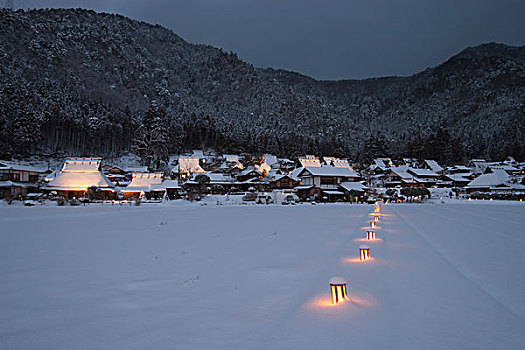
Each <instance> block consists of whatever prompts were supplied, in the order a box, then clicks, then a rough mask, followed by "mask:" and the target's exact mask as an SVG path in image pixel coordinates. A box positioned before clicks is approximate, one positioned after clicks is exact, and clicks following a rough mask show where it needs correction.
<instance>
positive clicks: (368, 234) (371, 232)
mask: <svg viewBox="0 0 525 350" xmlns="http://www.w3.org/2000/svg"><path fill="white" fill-rule="evenodd" d="M366 239H368V240H369V241H372V240H374V239H376V231H374V230H368V231H366Z"/></svg>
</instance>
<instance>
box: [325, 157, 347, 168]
mask: <svg viewBox="0 0 525 350" xmlns="http://www.w3.org/2000/svg"><path fill="white" fill-rule="evenodd" d="M323 160H324V162H325V163H326V164H327V165H332V166H335V167H336V168H348V169H352V167H351V166H350V164H349V163H348V161H347V160H346V159H340V158H335V157H323Z"/></svg>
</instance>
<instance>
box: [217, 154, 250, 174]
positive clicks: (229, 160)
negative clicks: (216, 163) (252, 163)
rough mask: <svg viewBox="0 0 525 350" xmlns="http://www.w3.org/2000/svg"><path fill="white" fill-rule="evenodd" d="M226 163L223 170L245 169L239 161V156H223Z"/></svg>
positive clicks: (222, 166)
mask: <svg viewBox="0 0 525 350" xmlns="http://www.w3.org/2000/svg"><path fill="white" fill-rule="evenodd" d="M222 157H223V158H224V162H223V163H222V164H221V166H220V167H221V169H230V168H235V167H237V168H239V169H241V170H242V169H244V165H242V163H241V162H240V161H239V156H238V155H236V154H223V155H222Z"/></svg>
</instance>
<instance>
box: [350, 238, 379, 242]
mask: <svg viewBox="0 0 525 350" xmlns="http://www.w3.org/2000/svg"><path fill="white" fill-rule="evenodd" d="M382 241H383V240H382V239H381V238H377V237H376V238H374V239H366V238H356V239H353V240H352V242H382Z"/></svg>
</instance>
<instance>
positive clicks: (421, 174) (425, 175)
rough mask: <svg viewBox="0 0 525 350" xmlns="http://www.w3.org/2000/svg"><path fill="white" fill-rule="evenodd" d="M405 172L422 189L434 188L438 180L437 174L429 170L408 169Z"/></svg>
mask: <svg viewBox="0 0 525 350" xmlns="http://www.w3.org/2000/svg"><path fill="white" fill-rule="evenodd" d="M406 172H407V173H408V174H410V175H412V176H413V178H414V180H415V181H416V183H418V184H420V185H421V186H422V187H432V186H435V185H436V183H437V182H438V180H439V174H436V173H435V172H433V171H432V170H429V169H418V168H408V169H407V171H406Z"/></svg>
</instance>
